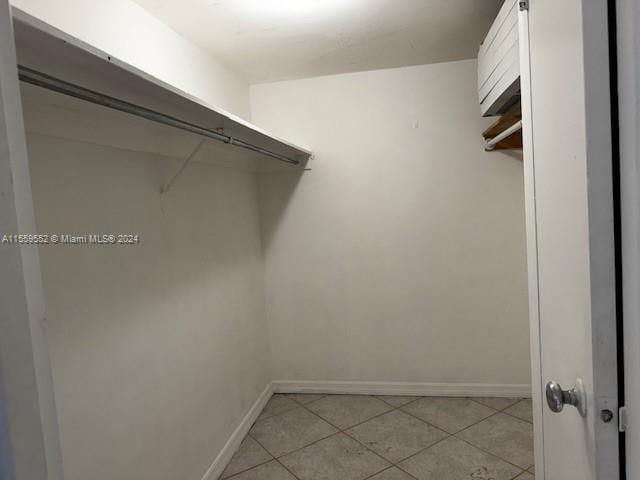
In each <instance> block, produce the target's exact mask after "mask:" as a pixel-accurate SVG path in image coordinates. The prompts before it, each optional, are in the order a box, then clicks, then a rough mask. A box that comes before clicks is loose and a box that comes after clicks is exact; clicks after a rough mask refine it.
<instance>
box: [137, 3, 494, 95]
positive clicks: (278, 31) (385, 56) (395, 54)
mask: <svg viewBox="0 0 640 480" xmlns="http://www.w3.org/2000/svg"><path fill="white" fill-rule="evenodd" d="M135 1H136V2H137V3H138V4H139V5H141V6H142V7H144V8H145V9H147V10H148V11H149V12H151V13H152V14H153V15H155V16H156V17H158V18H159V19H160V20H162V21H163V22H164V23H166V24H167V25H169V26H170V27H171V28H172V29H173V30H175V31H177V32H178V33H180V34H181V35H182V36H184V37H186V38H187V39H188V40H190V41H191V42H193V43H195V44H196V45H198V46H199V47H201V48H202V49H204V50H206V51H207V52H209V53H210V54H212V55H213V56H215V57H216V58H217V59H219V60H220V61H222V62H223V63H225V64H226V65H227V66H229V67H231V68H232V69H234V70H235V71H236V72H238V73H240V74H241V75H243V76H244V77H245V78H246V79H247V80H248V81H249V83H263V82H270V81H277V80H286V79H294V78H305V77H315V76H320V75H331V74H337V73H346V72H354V71H363V70H374V69H382V68H393V67H401V66H407V65H421V64H427V63H437V62H446V61H454V60H461V59H466V58H475V57H476V55H477V52H478V45H479V44H480V42H481V40H482V39H483V38H484V36H485V35H486V33H487V31H488V29H489V26H490V25H491V22H492V21H493V19H494V18H495V16H496V14H497V12H498V10H499V7H500V5H501V4H502V0H135Z"/></svg>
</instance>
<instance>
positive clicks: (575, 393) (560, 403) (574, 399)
mask: <svg viewBox="0 0 640 480" xmlns="http://www.w3.org/2000/svg"><path fill="white" fill-rule="evenodd" d="M546 396H547V405H549V409H550V410H551V411H552V412H555V413H560V412H561V411H562V410H563V409H564V406H565V405H571V406H572V407H576V408H577V409H578V411H579V412H580V414H581V415H582V416H585V415H586V413H587V412H586V402H585V394H584V388H583V386H582V381H580V380H579V379H578V380H577V381H576V386H575V387H573V388H572V389H571V390H563V389H562V387H561V386H560V384H559V383H556V382H549V383H547V388H546Z"/></svg>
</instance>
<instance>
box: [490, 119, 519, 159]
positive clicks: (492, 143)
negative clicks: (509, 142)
mask: <svg viewBox="0 0 640 480" xmlns="http://www.w3.org/2000/svg"><path fill="white" fill-rule="evenodd" d="M518 130H522V120H519V121H517V122H516V123H514V124H513V125H511V126H510V127H509V128H507V129H506V130H505V131H504V132H502V133H500V134H499V135H496V136H495V137H494V138H491V139H487V140H485V143H484V149H485V150H486V151H487V152H490V151H491V150H494V149H495V148H496V145H498V143H500V142H501V141H502V140H504V139H505V138H507V137H509V136H511V135H513V134H514V133H516V132H517V131H518Z"/></svg>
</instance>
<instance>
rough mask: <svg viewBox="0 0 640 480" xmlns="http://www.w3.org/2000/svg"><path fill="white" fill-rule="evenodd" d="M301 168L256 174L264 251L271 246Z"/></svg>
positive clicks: (298, 179) (302, 172)
mask: <svg viewBox="0 0 640 480" xmlns="http://www.w3.org/2000/svg"><path fill="white" fill-rule="evenodd" d="M303 175H305V172H304V171H303V170H299V171H295V172H278V173H269V174H263V175H258V176H257V184H258V202H259V205H260V231H261V234H262V249H263V252H266V251H267V250H268V249H269V247H270V246H271V242H272V240H273V236H274V234H275V232H277V231H278V227H279V225H280V222H281V220H282V218H283V217H284V215H285V213H286V211H287V208H288V207H289V205H290V202H291V197H293V194H294V193H295V191H296V189H297V188H298V185H299V184H300V181H301V180H302V176H303Z"/></svg>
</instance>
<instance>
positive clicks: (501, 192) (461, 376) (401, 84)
mask: <svg viewBox="0 0 640 480" xmlns="http://www.w3.org/2000/svg"><path fill="white" fill-rule="evenodd" d="M476 91H477V90H476V62H475V61H462V62H455V63H446V64H436V65H429V66H420V67H410V68H401V69H395V70H385V71H374V72H365V73H356V74H348V75H338V76H330V77H321V78H314V79H306V80H298V81H287V82H281V83H274V84H264V85H257V86H254V87H252V90H251V92H252V109H253V111H252V115H253V119H254V121H255V122H256V123H257V124H259V125H262V126H264V127H266V128H269V129H270V130H271V131H273V132H274V133H276V134H279V135H283V136H286V137H287V138H293V139H296V140H297V141H300V142H303V143H304V144H307V145H310V146H311V147H312V148H313V150H314V153H315V155H316V159H315V160H314V161H313V162H312V165H311V166H312V168H313V170H312V171H311V172H306V173H305V174H304V175H303V176H302V178H301V179H300V180H299V183H298V178H297V177H293V176H290V175H283V174H277V175H269V176H264V177H262V179H261V180H260V190H261V200H260V204H261V208H262V215H263V218H262V220H263V234H264V240H263V243H264V248H265V256H266V274H265V275H266V288H267V314H268V319H269V328H270V338H271V342H272V351H273V355H274V375H275V377H276V378H278V379H285V380H324V381H378V382H444V383H457V384H459V383H484V384H501V385H502V384H503V385H520V384H525V385H528V384H529V383H530V373H529V371H530V364H529V339H528V318H527V289H526V272H525V231H524V228H525V226H524V193H523V178H522V175H523V171H522V162H521V161H520V160H519V159H517V158H513V157H511V156H508V155H505V154H503V153H498V152H494V153H485V152H483V148H482V139H481V136H480V133H481V132H482V130H483V128H484V127H485V126H486V125H487V121H485V120H482V119H481V118H480V114H479V107H478V101H477V93H476Z"/></svg>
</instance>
